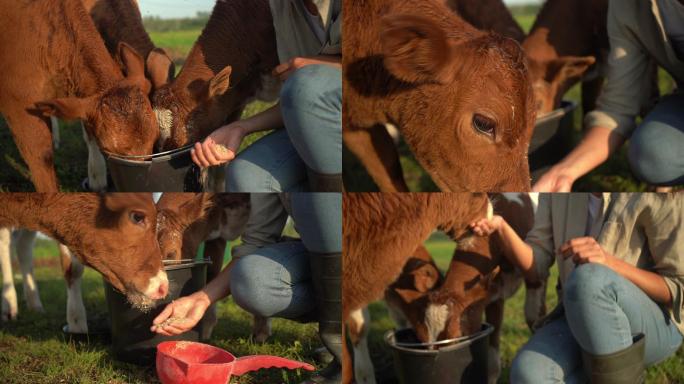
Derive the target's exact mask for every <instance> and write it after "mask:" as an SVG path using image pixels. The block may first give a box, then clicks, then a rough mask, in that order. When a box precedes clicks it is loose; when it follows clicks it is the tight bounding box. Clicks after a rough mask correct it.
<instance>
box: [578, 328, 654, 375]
mask: <svg viewBox="0 0 684 384" xmlns="http://www.w3.org/2000/svg"><path fill="white" fill-rule="evenodd" d="M645 340H646V338H645V337H644V335H643V334H639V335H637V336H636V337H634V343H633V344H632V345H630V346H629V347H627V348H625V349H623V350H621V351H617V352H615V353H611V354H610V355H602V356H595V355H591V354H589V353H587V352H583V353H582V361H583V362H584V372H585V373H586V375H587V378H588V379H589V382H590V383H592V384H638V383H643V382H644V370H645V366H644V347H645V344H646V343H645Z"/></svg>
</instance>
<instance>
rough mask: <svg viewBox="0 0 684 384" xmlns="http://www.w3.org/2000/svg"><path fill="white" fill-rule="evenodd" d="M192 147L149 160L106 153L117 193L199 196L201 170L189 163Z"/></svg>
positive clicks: (168, 152) (149, 156)
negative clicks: (197, 193)
mask: <svg viewBox="0 0 684 384" xmlns="http://www.w3.org/2000/svg"><path fill="white" fill-rule="evenodd" d="M191 149H192V146H191V145H189V146H186V147H183V148H178V149H174V150H171V151H167V152H160V153H155V154H153V155H148V156H119V155H114V154H111V153H105V154H104V155H105V157H106V159H107V168H108V169H109V174H110V176H111V177H112V180H113V181H114V188H115V189H116V190H117V191H118V192H160V191H164V192H200V191H201V184H200V182H199V175H200V168H199V167H198V166H197V165H195V164H194V163H193V162H192V158H191V157H190V150H191Z"/></svg>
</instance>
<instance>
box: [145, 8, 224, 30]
mask: <svg viewBox="0 0 684 384" xmlns="http://www.w3.org/2000/svg"><path fill="white" fill-rule="evenodd" d="M210 15H211V13H210V12H197V15H196V16H195V17H185V18H182V19H162V18H160V17H159V16H146V17H143V24H144V25H145V29H146V30H147V31H148V32H168V31H182V30H195V29H202V28H204V26H205V25H206V24H207V21H209V16H210Z"/></svg>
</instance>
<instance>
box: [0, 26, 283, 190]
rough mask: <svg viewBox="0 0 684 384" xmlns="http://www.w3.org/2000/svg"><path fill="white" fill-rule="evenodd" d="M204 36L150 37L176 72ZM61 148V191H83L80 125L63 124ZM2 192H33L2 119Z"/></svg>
mask: <svg viewBox="0 0 684 384" xmlns="http://www.w3.org/2000/svg"><path fill="white" fill-rule="evenodd" d="M200 33H201V28H196V27H194V28H192V29H180V30H173V31H167V30H159V31H150V37H151V38H152V40H153V41H154V42H155V44H156V45H157V46H159V47H162V48H164V49H166V50H167V52H168V53H169V54H170V56H171V58H172V59H173V61H174V62H175V63H176V70H177V71H180V69H181V68H182V66H183V63H184V62H185V57H186V56H187V54H188V52H189V51H190V49H191V48H192V45H193V43H194V42H195V40H196V39H197V37H198V36H199V34H200ZM270 105H271V104H268V103H264V102H261V101H254V102H252V103H251V104H249V105H248V106H247V108H246V109H245V111H244V113H243V117H249V116H252V115H254V114H256V113H258V112H260V111H263V110H264V109H266V108H268V107H269V106H270ZM60 135H61V140H60V143H61V144H60V148H59V149H57V150H55V169H56V171H57V178H58V180H59V184H60V188H61V190H62V191H65V192H75V191H80V190H81V183H82V181H83V180H84V179H85V178H86V177H87V176H88V169H87V159H88V150H87V148H86V145H85V142H84V141H83V139H82V134H81V128H80V125H79V124H78V123H73V122H72V123H67V122H60ZM263 135H265V133H255V134H252V135H249V136H248V137H246V138H245V140H244V141H243V143H242V147H241V149H240V150H243V149H244V148H246V147H248V146H249V145H251V144H252V143H254V142H255V141H256V140H258V139H259V138H260V137H262V136H263ZM0 148H2V151H1V152H0V191H9V192H24V191H34V190H35V188H34V187H33V184H32V183H31V179H30V173H29V171H28V168H27V166H26V164H25V163H24V161H23V159H22V157H21V155H20V154H19V151H18V149H17V147H16V145H15V144H14V139H13V138H12V134H11V133H10V131H9V128H8V127H7V124H5V121H4V119H2V116H0Z"/></svg>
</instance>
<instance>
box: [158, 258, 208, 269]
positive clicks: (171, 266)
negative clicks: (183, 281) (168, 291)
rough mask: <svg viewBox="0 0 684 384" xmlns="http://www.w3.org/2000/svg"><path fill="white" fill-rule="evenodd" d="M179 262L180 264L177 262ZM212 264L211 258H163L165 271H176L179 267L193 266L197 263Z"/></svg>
mask: <svg viewBox="0 0 684 384" xmlns="http://www.w3.org/2000/svg"><path fill="white" fill-rule="evenodd" d="M169 261H171V262H174V264H165V263H164V262H169ZM175 263H178V264H175ZM208 264H211V259H181V260H162V266H163V267H164V271H175V270H177V269H185V268H192V267H195V266H197V265H208Z"/></svg>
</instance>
